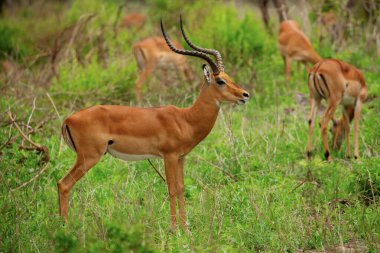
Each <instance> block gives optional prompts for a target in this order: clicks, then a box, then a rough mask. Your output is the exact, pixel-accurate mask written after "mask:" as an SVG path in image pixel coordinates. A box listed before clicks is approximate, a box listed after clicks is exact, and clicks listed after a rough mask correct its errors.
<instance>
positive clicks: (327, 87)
mask: <svg viewBox="0 0 380 253" xmlns="http://www.w3.org/2000/svg"><path fill="white" fill-rule="evenodd" d="M319 75H320V76H321V78H322V81H323V84H324V85H325V87H326V90H327V91H328V92H329V94H328V96H330V89H329V86H328V85H327V82H326V79H325V77H324V76H323V75H322V74H319Z"/></svg>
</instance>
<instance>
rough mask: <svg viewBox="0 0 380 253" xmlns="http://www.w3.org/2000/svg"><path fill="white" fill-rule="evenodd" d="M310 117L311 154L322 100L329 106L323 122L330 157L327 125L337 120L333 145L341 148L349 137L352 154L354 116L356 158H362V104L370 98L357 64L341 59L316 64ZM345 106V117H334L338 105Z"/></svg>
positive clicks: (348, 145)
mask: <svg viewBox="0 0 380 253" xmlns="http://www.w3.org/2000/svg"><path fill="white" fill-rule="evenodd" d="M308 80H309V92H310V105H311V110H310V117H309V140H308V148H307V154H308V157H309V158H310V157H311V150H312V141H311V139H312V134H313V128H314V120H315V116H316V114H317V111H318V108H319V105H320V103H321V100H322V99H325V100H326V101H327V108H326V110H325V112H324V114H323V116H322V118H321V121H320V123H319V125H320V127H321V133H322V141H323V146H324V149H325V158H326V160H328V161H329V160H331V156H330V151H329V145H328V142H327V126H328V123H329V122H330V120H332V121H333V127H332V133H333V148H334V149H339V148H340V145H341V143H342V141H343V140H344V138H346V139H347V156H348V157H350V122H351V121H352V120H353V119H354V131H355V132H354V146H355V149H354V157H355V159H357V158H358V157H359V120H360V114H361V110H362V104H363V102H364V101H365V100H366V98H367V87H366V85H365V81H364V77H363V75H362V73H361V72H360V71H359V70H358V69H357V68H355V67H353V66H351V65H350V64H347V63H345V62H343V61H340V60H335V59H326V60H322V61H321V62H319V63H317V64H316V65H314V67H313V68H312V69H311V70H310V72H309V78H308ZM339 104H341V105H342V112H343V115H342V118H341V119H340V120H338V121H337V120H335V119H334V112H335V110H336V109H337V107H338V105H339Z"/></svg>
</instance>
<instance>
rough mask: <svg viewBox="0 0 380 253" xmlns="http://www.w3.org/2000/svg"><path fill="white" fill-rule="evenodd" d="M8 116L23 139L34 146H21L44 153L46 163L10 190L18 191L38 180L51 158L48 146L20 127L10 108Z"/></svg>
mask: <svg viewBox="0 0 380 253" xmlns="http://www.w3.org/2000/svg"><path fill="white" fill-rule="evenodd" d="M8 116H9V118H10V119H11V121H12V124H13V125H14V126H15V127H16V129H17V131H18V132H19V133H20V135H21V136H22V137H23V140H25V141H27V142H29V143H30V144H31V145H32V147H24V146H23V145H22V146H21V147H20V148H23V149H27V150H37V151H38V152H41V153H42V158H41V162H42V163H43V164H44V166H43V167H42V169H41V170H40V171H39V172H38V173H37V174H36V175H35V176H34V177H32V178H31V179H29V180H28V181H26V182H24V183H23V184H21V185H19V186H18V187H16V188H13V189H11V190H10V192H13V191H16V190H19V189H21V188H23V187H25V186H27V185H28V184H30V183H31V182H33V181H34V180H36V179H37V178H38V177H39V176H41V175H42V174H43V173H44V172H45V171H46V169H47V167H48V162H49V160H50V157H49V150H48V148H47V147H46V146H43V145H41V144H38V143H36V142H34V141H32V140H31V139H30V138H29V137H28V136H27V135H26V134H25V133H24V132H23V131H22V130H21V128H20V126H19V125H18V124H17V122H16V120H15V118H14V117H13V115H12V112H11V110H10V109H8Z"/></svg>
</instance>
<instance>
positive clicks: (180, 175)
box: [177, 158, 189, 233]
mask: <svg viewBox="0 0 380 253" xmlns="http://www.w3.org/2000/svg"><path fill="white" fill-rule="evenodd" d="M184 164H185V158H180V159H179V160H178V169H177V197H178V207H179V218H180V221H181V225H182V227H183V228H184V230H185V231H186V232H187V233H188V232H189V228H188V225H187V222H186V212H185V199H184V196H183V192H184V188H185V185H184V172H183V166H184Z"/></svg>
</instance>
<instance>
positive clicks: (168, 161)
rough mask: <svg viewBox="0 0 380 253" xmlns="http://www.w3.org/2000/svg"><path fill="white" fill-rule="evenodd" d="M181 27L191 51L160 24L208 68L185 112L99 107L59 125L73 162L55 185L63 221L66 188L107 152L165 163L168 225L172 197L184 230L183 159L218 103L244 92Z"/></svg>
mask: <svg viewBox="0 0 380 253" xmlns="http://www.w3.org/2000/svg"><path fill="white" fill-rule="evenodd" d="M180 24H181V31H182V35H183V37H184V39H185V40H186V42H187V43H188V44H189V46H190V47H191V48H193V49H194V50H182V49H178V48H176V47H175V46H174V45H173V44H172V42H171V41H170V39H169V38H168V36H167V35H166V33H165V30H164V27H163V24H162V21H161V30H162V33H163V35H164V38H165V40H166V43H167V45H168V46H169V47H170V49H171V50H173V51H174V52H175V53H177V54H182V55H189V56H194V57H198V58H201V59H203V60H205V61H206V62H207V63H208V65H209V66H210V67H211V70H212V72H211V71H210V69H209V68H208V66H207V65H206V64H205V65H203V72H204V77H205V79H204V83H203V86H202V88H201V92H200V95H199V97H198V98H197V100H196V101H195V103H194V104H193V105H192V106H190V107H188V108H178V107H175V106H172V105H170V106H163V107H157V108H133V107H127V106H118V105H99V106H93V107H90V108H87V109H84V110H81V111H79V112H77V113H74V114H73V115H71V116H69V117H68V118H67V119H66V120H65V121H64V123H63V125H62V135H63V138H64V140H65V142H66V143H67V144H68V146H69V147H70V148H71V149H73V150H74V151H75V152H76V156H77V158H76V162H75V164H74V165H73V167H72V168H71V169H70V171H69V172H68V173H67V174H66V175H65V176H64V177H63V178H62V179H61V180H60V181H59V182H58V194H59V213H60V215H61V216H63V217H64V218H65V220H66V222H67V220H68V200H69V193H70V190H71V189H72V187H73V186H74V184H75V183H76V182H77V181H78V180H79V179H80V178H81V177H82V176H83V175H84V174H85V173H86V172H87V171H89V170H90V169H91V168H92V167H93V166H94V165H95V164H96V163H98V162H99V160H100V158H101V157H102V156H103V155H104V154H105V153H109V154H110V155H112V156H114V157H117V158H120V159H123V160H128V161H129V160H142V159H148V158H162V159H164V165H165V175H166V182H167V188H168V192H169V198H170V215H171V216H170V217H171V227H172V228H174V227H175V224H176V198H177V199H178V206H179V217H180V221H181V225H182V226H183V227H184V228H185V229H186V230H187V223H186V216H185V209H184V195H183V194H184V171H183V167H184V164H185V157H186V155H187V154H188V153H189V152H190V151H191V150H192V149H193V148H194V147H195V146H196V145H197V144H198V143H199V142H201V141H202V140H203V139H204V138H205V137H206V136H207V135H208V134H209V133H210V131H211V129H212V128H213V126H214V124H215V121H216V119H217V116H218V112H219V109H220V103H221V102H223V101H226V102H231V103H236V104H244V103H245V102H247V101H248V99H249V94H248V92H247V91H245V90H244V89H242V88H240V87H239V86H238V85H237V84H235V83H234V82H233V81H232V79H231V78H230V77H229V76H228V75H227V74H226V73H225V72H224V68H223V61H222V58H221V55H220V53H219V52H218V51H216V50H213V49H206V48H201V47H198V46H196V45H194V44H193V43H192V42H191V41H190V40H189V38H188V37H187V36H186V34H185V32H184V28H183V24H182V19H181V22H180ZM209 55H210V56H213V57H215V58H216V61H214V60H213V59H212V58H211V57H210V56H209Z"/></svg>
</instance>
